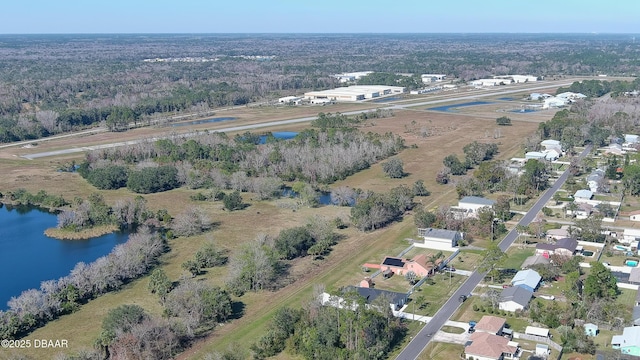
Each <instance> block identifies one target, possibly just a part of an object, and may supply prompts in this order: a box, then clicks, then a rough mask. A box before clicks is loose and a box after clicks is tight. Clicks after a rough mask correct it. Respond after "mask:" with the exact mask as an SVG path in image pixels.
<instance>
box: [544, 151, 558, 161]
mask: <svg viewBox="0 0 640 360" xmlns="http://www.w3.org/2000/svg"><path fill="white" fill-rule="evenodd" d="M561 155H562V152H561V151H558V150H557V149H548V150H545V151H544V159H545V160H547V161H556V160H558V158H559V157H560V156H561Z"/></svg>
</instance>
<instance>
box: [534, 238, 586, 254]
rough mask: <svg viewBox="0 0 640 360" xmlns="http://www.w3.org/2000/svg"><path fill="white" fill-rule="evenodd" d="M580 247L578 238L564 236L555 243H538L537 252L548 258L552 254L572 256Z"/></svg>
mask: <svg viewBox="0 0 640 360" xmlns="http://www.w3.org/2000/svg"><path fill="white" fill-rule="evenodd" d="M577 248H578V240H576V239H572V238H564V239H560V240H557V241H556V242H555V244H544V243H537V244H536V254H537V255H542V256H544V257H546V258H549V257H551V255H560V256H572V255H573V253H575V251H576V249H577Z"/></svg>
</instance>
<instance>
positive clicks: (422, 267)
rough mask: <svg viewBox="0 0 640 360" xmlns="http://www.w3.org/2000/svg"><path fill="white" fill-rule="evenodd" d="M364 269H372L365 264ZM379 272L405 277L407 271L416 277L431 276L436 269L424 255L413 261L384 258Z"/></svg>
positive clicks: (417, 256)
mask: <svg viewBox="0 0 640 360" xmlns="http://www.w3.org/2000/svg"><path fill="white" fill-rule="evenodd" d="M364 266H365V267H373V266H370V264H365V265H364ZM379 269H380V271H382V272H383V273H384V272H387V273H389V272H392V273H394V274H398V275H405V274H406V273H408V272H409V271H413V272H414V273H415V274H416V275H417V276H418V277H425V276H429V275H431V274H432V273H433V272H434V271H435V270H436V269H435V265H434V264H433V263H432V262H431V261H430V260H429V258H428V257H427V255H426V254H419V255H416V256H415V257H414V258H413V259H405V258H398V257H393V256H386V257H385V258H384V260H382V263H381V264H380V267H379Z"/></svg>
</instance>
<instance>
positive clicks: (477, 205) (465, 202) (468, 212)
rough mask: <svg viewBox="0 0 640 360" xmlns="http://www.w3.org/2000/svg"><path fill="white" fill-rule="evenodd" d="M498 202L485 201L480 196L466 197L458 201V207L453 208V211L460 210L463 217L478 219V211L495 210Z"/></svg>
mask: <svg viewBox="0 0 640 360" xmlns="http://www.w3.org/2000/svg"><path fill="white" fill-rule="evenodd" d="M495 203H496V202H495V201H493V200H489V199H485V198H482V197H478V196H465V197H463V198H462V199H460V200H458V206H457V207H452V209H453V210H454V211H455V210H458V211H459V212H461V213H463V214H464V215H463V217H476V216H478V210H480V209H482V208H487V207H488V208H493V205H494V204H495Z"/></svg>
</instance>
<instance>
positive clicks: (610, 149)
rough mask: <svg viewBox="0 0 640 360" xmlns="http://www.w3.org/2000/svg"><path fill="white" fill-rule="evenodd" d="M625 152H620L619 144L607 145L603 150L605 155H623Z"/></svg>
mask: <svg viewBox="0 0 640 360" xmlns="http://www.w3.org/2000/svg"><path fill="white" fill-rule="evenodd" d="M625 152H626V151H624V150H622V145H620V144H609V145H608V146H607V147H605V148H604V153H605V155H609V154H611V155H623V154H624V153H625Z"/></svg>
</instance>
